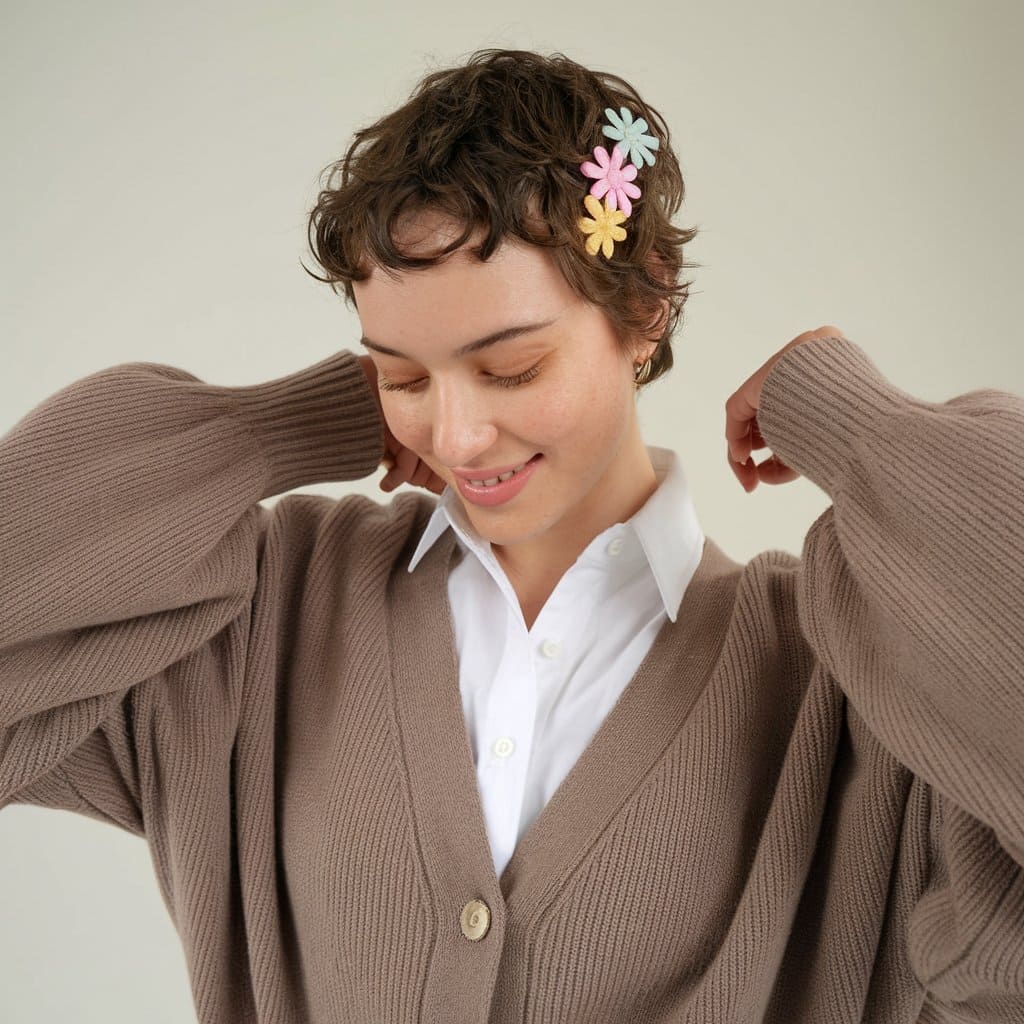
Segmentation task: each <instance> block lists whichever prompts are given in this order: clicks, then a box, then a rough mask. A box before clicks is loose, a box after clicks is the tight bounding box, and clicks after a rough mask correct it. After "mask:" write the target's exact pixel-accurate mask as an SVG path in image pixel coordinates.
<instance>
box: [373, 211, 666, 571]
mask: <svg viewBox="0 0 1024 1024" xmlns="http://www.w3.org/2000/svg"><path fill="white" fill-rule="evenodd" d="M417 223H419V224H420V226H421V227H423V226H424V225H429V226H428V227H427V231H428V232H433V233H428V234H427V235H426V236H424V235H423V234H418V235H417V236H416V237H417V238H419V239H421V240H426V241H427V243H428V245H427V248H428V249H429V248H432V247H433V246H435V245H437V243H438V239H439V238H440V237H441V234H439V233H438V232H442V233H443V231H444V230H452V229H445V228H444V227H443V225H442V222H440V221H437V220H434V221H429V222H425V221H420V222H417ZM449 237H451V236H450V235H444V238H445V240H447V238H449ZM476 240H477V237H476V236H475V237H474V238H472V239H470V242H469V243H468V244H473V243H474V242H475V241H476ZM403 241H404V244H405V245H406V246H407V247H412V248H415V246H410V244H409V240H408V237H407V238H406V239H404V240H403ZM354 291H355V296H356V303H357V308H358V311H359V317H360V321H361V324H362V328H363V335H364V337H363V339H362V340H363V344H364V345H365V346H366V348H367V350H368V351H369V353H370V355H371V357H372V359H373V361H374V364H375V366H376V369H377V374H378V387H379V390H380V398H381V406H382V408H383V411H384V415H385V418H386V419H387V422H388V426H389V427H390V429H391V431H392V433H393V434H394V435H395V437H396V438H397V439H398V440H399V441H400V442H401V443H402V444H403V445H405V446H406V447H407V448H409V449H411V450H412V451H414V452H415V453H416V454H417V455H418V456H419V458H420V459H421V460H422V461H423V462H424V463H426V464H427V465H428V466H429V467H430V468H431V469H432V470H433V471H434V472H435V473H436V474H437V475H438V476H439V477H440V478H441V479H442V480H444V481H445V482H446V483H447V484H448V485H449V487H451V489H452V490H453V491H454V492H455V494H456V495H457V496H458V497H459V500H460V501H461V502H462V506H463V508H464V509H465V513H466V515H467V517H468V519H469V520H470V522H471V523H472V524H473V526H474V527H475V528H476V529H477V531H478V532H479V533H480V535H481V536H482V537H484V538H485V539H488V540H490V541H491V542H492V544H494V545H499V546H505V545H514V544H517V543H521V542H528V541H532V540H538V539H540V538H541V537H546V539H547V540H548V541H552V542H554V541H557V540H558V539H559V538H561V539H562V540H564V541H565V542H566V543H569V544H571V543H572V539H573V538H575V537H579V536H585V538H586V541H587V542H589V539H590V537H592V536H595V535H596V533H598V532H600V531H601V530H603V529H605V528H606V527H607V526H608V525H610V524H611V523H612V522H616V521H622V519H623V514H624V515H625V517H628V515H631V514H632V512H633V511H635V508H634V507H632V506H630V507H629V508H628V511H624V510H625V508H626V506H627V505H629V503H630V502H631V501H633V500H634V499H636V498H637V495H636V490H637V487H638V486H640V482H641V481H643V483H644V485H646V484H649V482H650V476H648V475H646V474H645V470H646V473H647V474H649V473H650V463H649V460H648V457H647V453H646V449H645V448H644V447H643V444H642V441H641V440H640V436H639V429H638V425H637V419H636V406H635V400H634V394H635V390H634V387H633V359H631V358H630V357H628V356H626V355H623V354H621V353H620V351H619V349H618V347H617V344H616V339H615V335H614V332H613V329H612V327H611V325H610V323H609V321H608V320H607V318H606V317H605V315H604V314H603V312H602V311H601V310H600V309H598V308H597V307H594V306H592V305H590V304H589V303H587V302H586V301H585V300H583V299H581V298H580V297H579V296H577V295H576V294H575V293H574V292H573V291H572V289H571V288H570V287H569V285H568V283H567V282H566V281H565V279H564V278H563V277H562V274H561V272H560V271H559V270H558V267H557V265H556V264H555V262H554V260H553V258H552V257H551V255H550V253H549V252H548V251H547V250H545V249H541V248H540V247H538V246H529V245H525V244H521V243H519V242H518V241H507V242H506V243H505V244H503V245H502V246H501V247H500V248H499V249H498V251H497V252H496V253H495V254H494V256H493V257H492V258H491V259H490V260H489V261H488V262H486V263H481V262H480V261H479V260H478V259H476V258H475V257H472V256H470V255H469V254H468V253H466V252H465V251H464V249H460V250H459V251H457V252H456V253H454V254H453V255H452V256H451V257H449V258H448V259H447V261H445V262H444V263H441V264H440V265H437V266H434V267H431V268H428V269H426V270H417V271H409V272H406V273H402V274H401V275H400V276H399V277H398V278H395V279H393V278H391V277H389V276H388V275H387V274H385V273H384V272H382V271H381V270H380V268H378V267H375V268H373V272H372V273H371V276H370V277H369V278H368V279H367V280H365V281H361V282H356V283H355V284H354ZM523 326H526V327H528V329H527V330H525V331H523V332H522V333H520V334H518V335H517V336H515V337H509V338H506V339H504V340H501V341H498V342H497V343H495V344H491V345H487V346H486V347H482V348H479V349H477V350H476V351H472V352H467V353H464V354H459V349H461V348H463V347H464V346H468V345H469V344H470V343H472V342H474V341H476V340H478V339H482V338H485V337H487V336H489V335H493V334H494V333H495V332H498V331H503V330H506V329H508V328H513V327H523ZM381 347H386V348H388V349H391V350H393V352H392V353H386V352H383V351H381ZM653 350H654V345H653V344H651V343H647V344H646V345H645V346H644V347H643V348H642V349H641V351H640V352H638V354H637V356H636V359H637V360H638V361H639V360H640V359H641V358H646V357H647V355H649V354H650V353H651V352H652V351H653ZM398 353H400V354H398ZM397 388H401V390H397ZM538 454H539V455H540V456H541V458H540V459H539V460H538V462H537V464H536V465H535V466H534V467H533V469H532V472H531V474H530V476H529V478H528V479H527V480H526V483H525V486H524V487H523V488H522V489H521V490H520V491H519V492H518V493H517V494H516V495H515V496H514V497H512V498H510V499H509V500H507V501H504V502H502V503H501V504H497V505H482V504H477V503H475V502H474V501H472V500H469V499H468V498H467V497H466V495H465V494H463V493H462V492H461V491H460V489H459V485H458V481H457V479H456V475H455V471H456V470H460V471H469V472H470V473H471V475H472V476H473V477H474V478H477V477H479V478H484V477H486V476H487V475H488V472H489V470H491V469H493V468H495V467H497V468H501V467H507V466H518V465H519V464H520V463H524V462H526V461H527V460H529V459H531V458H532V457H533V456H535V455H538ZM648 490H649V489H648ZM647 496H648V493H644V495H643V496H642V498H640V499H639V500H638V503H637V504H636V506H635V507H639V505H640V504H642V503H643V501H644V500H646V497H647ZM609 514H612V515H614V516H615V518H612V519H609V520H608V521H607V522H604V520H605V519H607V518H608V515H609ZM573 557H575V555H574V556H573Z"/></svg>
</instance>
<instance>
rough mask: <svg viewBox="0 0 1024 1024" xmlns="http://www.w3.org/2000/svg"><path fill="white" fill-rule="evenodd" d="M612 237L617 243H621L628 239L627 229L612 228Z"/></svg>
mask: <svg viewBox="0 0 1024 1024" xmlns="http://www.w3.org/2000/svg"><path fill="white" fill-rule="evenodd" d="M611 236H612V238H614V239H615V241H616V242H621V241H622V240H623V239H624V238H625V237H626V229H625V228H612V230H611Z"/></svg>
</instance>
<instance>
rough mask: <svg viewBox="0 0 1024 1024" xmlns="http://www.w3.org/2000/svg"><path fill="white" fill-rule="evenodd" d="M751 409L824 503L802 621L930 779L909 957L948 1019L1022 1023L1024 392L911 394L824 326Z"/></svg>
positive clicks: (804, 578)
mask: <svg viewBox="0 0 1024 1024" xmlns="http://www.w3.org/2000/svg"><path fill="white" fill-rule="evenodd" d="M757 418H758V426H759V428H760V431H761V434H762V436H763V438H764V439H765V441H766V442H767V443H768V445H769V446H770V447H771V449H772V450H773V451H774V452H775V453H777V454H778V455H779V457H780V458H781V459H782V460H783V462H784V463H785V464H786V465H788V466H790V467H792V468H793V469H795V470H797V471H798V472H799V473H801V474H802V475H804V476H806V477H807V478H808V479H810V480H812V481H813V482H814V483H816V484H818V486H820V487H821V488H822V489H823V490H824V491H826V493H827V494H828V495H829V496H830V497H831V498H832V504H831V505H830V506H829V508H828V509H826V511H825V512H824V513H823V514H822V515H821V516H820V517H819V518H818V519H817V520H816V521H815V522H814V524H813V525H812V526H811V528H810V530H809V531H808V533H807V536H806V538H805V541H804V547H803V553H802V559H801V568H800V576H799V584H798V602H799V614H800V622H801V627H802V630H803V632H804V634H805V636H806V637H807V640H808V642H809V643H810V645H811V646H812V647H813V649H814V651H815V653H816V655H817V656H818V658H819V659H820V661H821V662H822V664H823V665H824V666H825V668H826V669H827V670H828V671H829V672H830V673H831V674H832V676H833V677H834V678H835V680H836V682H837V683H838V685H839V686H840V687H841V688H842V690H843V691H844V693H845V694H846V696H847V698H848V700H849V702H850V704H851V705H852V706H853V708H854V709H855V710H856V712H857V713H858V714H859V715H860V716H861V717H862V718H863V719H864V721H865V722H866V723H867V725H868V726H869V728H870V729H871V730H872V731H873V733H874V734H875V735H876V736H877V737H878V739H879V740H880V741H881V742H882V743H883V744H884V745H885V746H886V747H887V749H888V750H889V751H890V752H891V753H892V754H893V755H894V756H895V757H896V758H897V759H898V760H899V761H900V762H902V763H903V764H905V765H906V766H908V767H909V768H910V769H911V770H912V771H913V772H914V773H915V774H916V775H918V776H920V777H921V778H922V779H923V780H924V781H925V782H927V783H928V785H929V786H930V787H931V788H932V792H933V796H934V799H933V807H934V808H935V812H934V815H933V822H932V825H933V829H934V833H935V835H936V837H937V842H936V848H935V849H936V856H935V863H934V864H933V869H932V877H931V881H930V883H929V886H928V889H927V891H926V893H925V895H924V897H923V898H922V899H921V901H920V903H919V905H918V906H917V907H916V908H915V910H914V913H913V915H912V916H911V925H910V933H909V950H910V955H911V960H912V962H913V964H914V968H915V971H916V972H917V975H918V977H919V979H920V981H921V982H922V984H923V985H924V986H925V988H926V989H927V990H928V991H929V993H930V994H931V996H932V997H933V998H934V999H936V1000H938V1001H940V1002H942V1003H943V1004H948V1005H950V1006H953V1005H955V1007H956V1010H957V1012H958V1013H960V1014H961V1015H962V1016H961V1017H959V1018H958V1019H962V1020H978V1021H981V1020H992V1021H996V1020H998V1021H1003V1020H1011V1019H1014V1020H1024V1016H1013V1014H1022V1013H1024V667H1022V666H1024V468H1022V463H1021V460H1020V457H1019V447H1020V440H1021V438H1022V437H1024V398H1022V397H1021V396H1020V395H1017V394H1014V393H1011V392H1009V391H1000V390H996V389H992V388H985V389H980V390H976V391H970V392H967V393H965V394H962V395H958V396H956V397H954V398H951V399H949V400H948V401H946V402H926V401H922V400H920V399H917V398H915V397H913V396H912V395H910V394H908V393H907V392H905V391H902V390H901V389H899V388H897V387H895V386H894V385H893V384H891V383H890V382H889V381H888V380H887V379H886V378H885V377H884V376H882V374H881V373H880V372H879V370H878V368H877V367H876V366H875V364H874V363H873V362H872V361H871V360H870V359H869V358H868V356H867V355H866V353H865V352H864V351H863V349H861V348H860V347H859V346H858V345H857V344H855V343H854V342H853V341H850V340H848V339H845V338H823V339H819V340H814V341H811V342H808V343H807V344H803V345H798V346H796V347H794V348H792V349H790V350H789V351H787V352H786V353H785V354H784V355H783V356H782V358H781V359H780V360H779V361H778V362H777V363H776V364H775V365H774V366H773V367H772V369H771V371H770V373H769V375H768V376H767V378H766V379H765V381H764V384H763V388H762V391H761V398H760V407H759V410H758V415H757ZM1006 1014H1010V1015H1009V1016H1007V1015H1006Z"/></svg>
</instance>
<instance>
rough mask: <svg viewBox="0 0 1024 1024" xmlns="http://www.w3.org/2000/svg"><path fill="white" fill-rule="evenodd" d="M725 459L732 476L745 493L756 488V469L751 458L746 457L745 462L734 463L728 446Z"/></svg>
mask: <svg viewBox="0 0 1024 1024" xmlns="http://www.w3.org/2000/svg"><path fill="white" fill-rule="evenodd" d="M725 458H726V461H727V462H728V463H729V468H730V469H731V470H732V471H733V474H734V475H735V477H736V479H737V480H739V482H740V484H741V486H742V487H743V489H744V490H745V491H750V490H752V489H753V488H754V487H756V486H757V467H756V466H755V465H754V460H753V458H751V457H749V456H748V457H747V461H746V462H743V463H738V462H736V461H735V460H734V459H733V457H732V452H731V451H730V450H729V447H728V445H727V446H726V451H725Z"/></svg>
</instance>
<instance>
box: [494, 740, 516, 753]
mask: <svg viewBox="0 0 1024 1024" xmlns="http://www.w3.org/2000/svg"><path fill="white" fill-rule="evenodd" d="M515 749H516V744H515V741H514V740H513V739H512V737H511V736H502V737H501V738H500V739H496V740H495V741H494V743H493V745H492V746H491V750H492V751H494V756H495V757H508V756H509V755H510V754H511V753H512V751H513V750H515Z"/></svg>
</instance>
